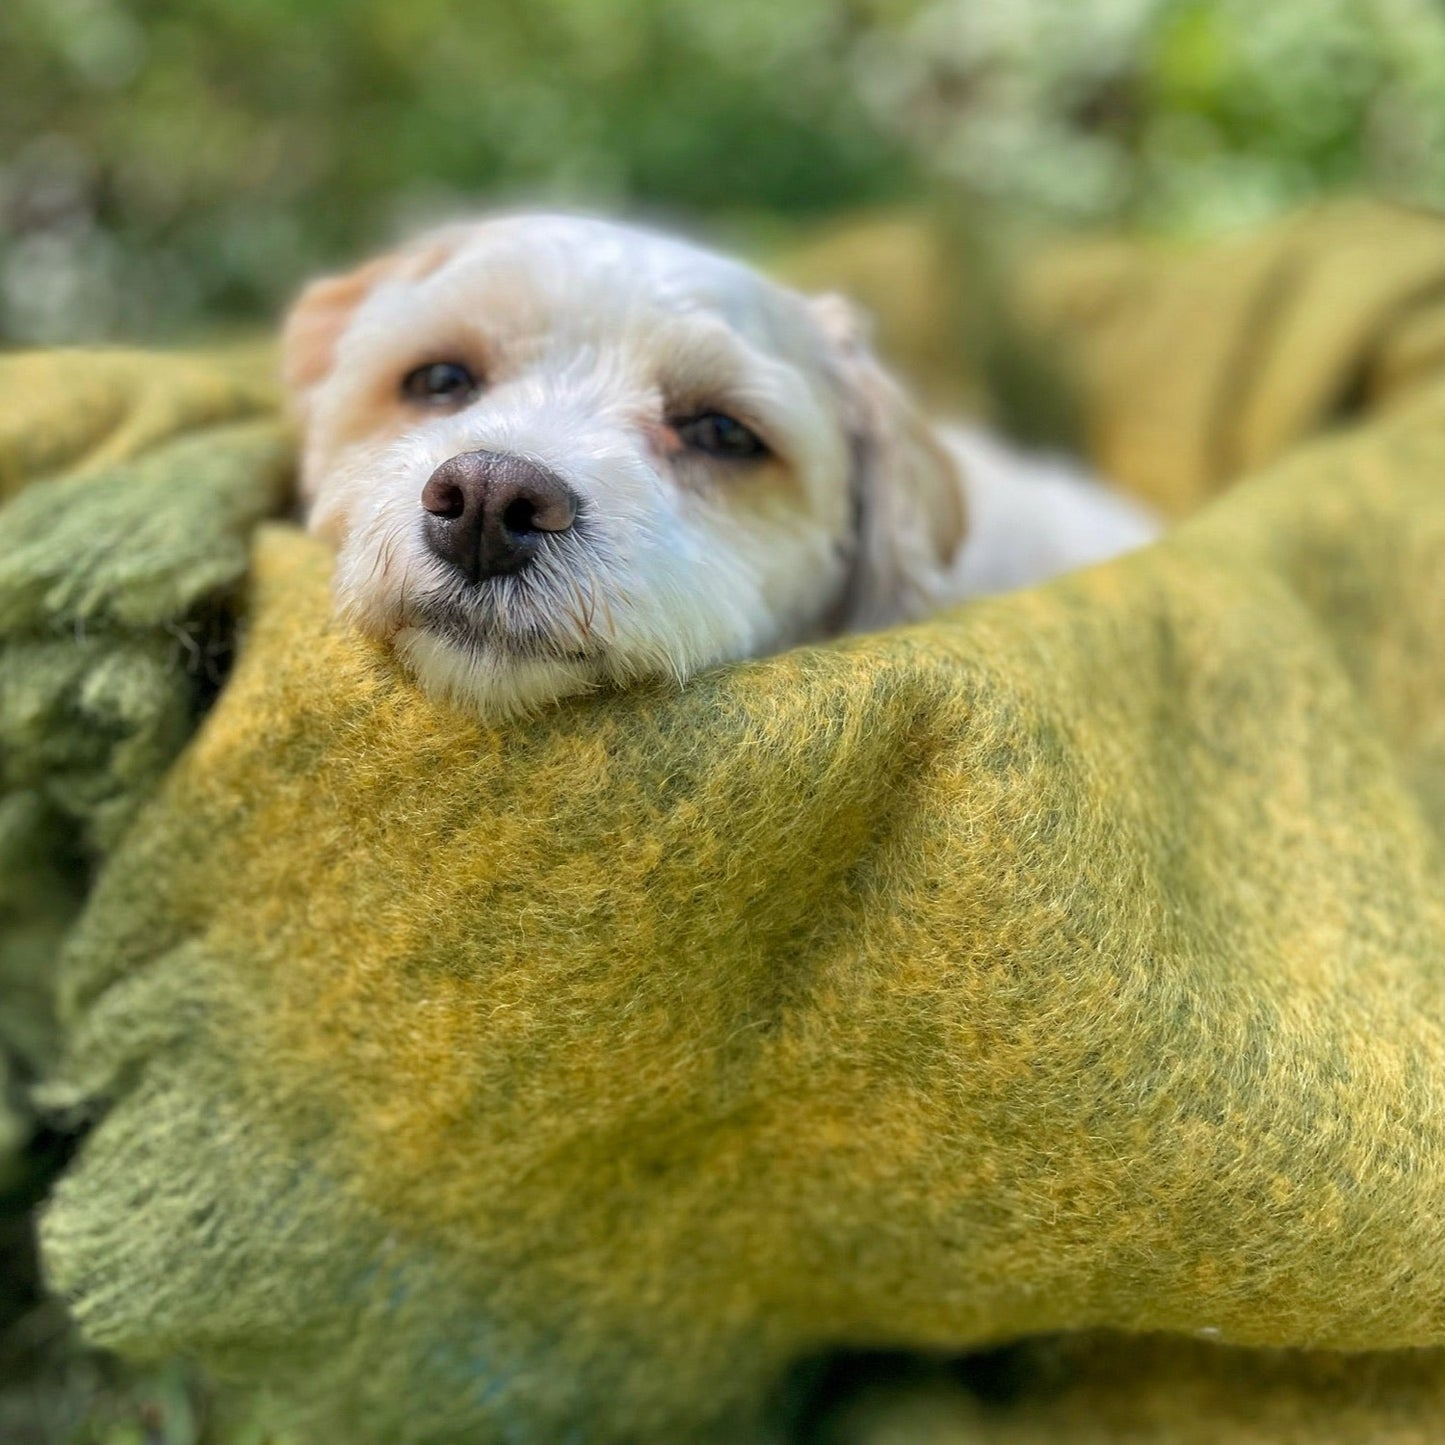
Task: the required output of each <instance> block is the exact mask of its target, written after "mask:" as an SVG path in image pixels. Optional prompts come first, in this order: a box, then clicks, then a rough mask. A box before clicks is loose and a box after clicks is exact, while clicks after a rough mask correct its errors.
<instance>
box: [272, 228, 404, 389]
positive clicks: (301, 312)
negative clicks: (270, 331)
mask: <svg viewBox="0 0 1445 1445" xmlns="http://www.w3.org/2000/svg"><path fill="white" fill-rule="evenodd" d="M396 268H397V258H396V257H395V256H381V257H378V258H377V259H376V260H374V261H368V262H367V263H366V264H365V265H364V266H358V267H357V268H356V269H355V270H354V271H348V272H346V273H345V275H341V276H322V277H321V278H320V279H319V280H316V281H313V282H311V284H310V285H309V286H307V287H306V289H305V290H304V291H303V292H302V293H301V294H300V296H298V297H297V298H296V301H295V302H294V304H293V305H292V307H291V310H290V311H289V312H288V313H287V316H286V323H285V325H284V326H283V327H282V330H281V376H282V379H283V380H284V381H285V383H286V386H287V389H288V390H289V391H290V392H291V395H292V397H293V398H294V399H295V400H296V401H297V403H298V404H301V405H304V403H305V399H306V394H307V393H308V392H309V391H310V390H311V389H312V388H313V387H314V386H316V385H317V384H318V383H319V382H321V381H323V380H324V379H325V377H326V374H327V373H328V372H329V371H330V370H331V365H332V362H333V361H334V360H335V357H336V343H337V342H338V341H339V340H340V339H341V334H342V332H344V331H345V330H346V328H347V326H348V325H349V324H350V322H351V318H352V316H353V314H354V313H355V311H356V308H357V307H358V306H360V305H361V303H362V301H363V300H364V299H365V298H366V296H367V294H368V293H369V292H370V291H371V289H372V287H374V286H375V285H376V284H377V283H378V282H379V281H381V280H382V279H383V278H384V277H386V276H388V275H390V274H391V273H392V272H393V271H394V270H395V269H396Z"/></svg>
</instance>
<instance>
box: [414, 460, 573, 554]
mask: <svg viewBox="0 0 1445 1445" xmlns="http://www.w3.org/2000/svg"><path fill="white" fill-rule="evenodd" d="M421 504H422V507H423V508H424V509H425V511H426V517H425V519H424V525H425V528H426V539H427V544H428V545H429V546H430V547H431V549H432V551H433V552H435V553H436V555H437V556H438V557H440V558H441V559H442V560H443V561H444V562H450V563H451V564H452V566H453V567H455V568H457V570H458V571H460V572H461V573H463V575H465V577H466V578H467V580H468V581H470V582H479V581H481V579H482V578H483V577H497V576H501V575H503V574H505V573H509V572H520V571H521V570H522V568H523V567H525V566H526V565H527V564H528V563H529V562H530V561H531V560H532V558H533V557H535V556H536V555H537V552H538V550H539V549H540V548H541V545H542V534H543V533H544V532H565V531H566V530H567V529H568V528H569V527H570V526H571V525H572V523H573V522H574V521H576V519H577V497H576V495H575V493H574V492H573V491H572V489H571V488H570V487H569V486H568V485H567V484H566V482H564V481H563V480H562V478H561V477H559V476H557V475H556V473H554V472H549V471H548V470H547V469H546V468H545V467H540V466H538V465H537V464H536V463H535V462H529V461H527V460H526V459H525V458H524V457H512V456H505V455H503V454H502V453H500V452H463V453H462V454H461V455H460V456H455V457H452V458H451V459H450V460H449V461H445V462H443V463H442V464H441V466H439V467H438V468H437V469H436V471H434V472H433V473H432V474H431V477H430V478H429V479H428V481H427V484H426V486H424V487H423V488H422V490H421Z"/></svg>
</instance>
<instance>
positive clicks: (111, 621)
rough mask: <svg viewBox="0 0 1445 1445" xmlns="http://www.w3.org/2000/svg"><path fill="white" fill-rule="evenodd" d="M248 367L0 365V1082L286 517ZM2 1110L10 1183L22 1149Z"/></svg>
mask: <svg viewBox="0 0 1445 1445" xmlns="http://www.w3.org/2000/svg"><path fill="white" fill-rule="evenodd" d="M259 363H260V359H259V358H253V357H249V356H247V355H246V354H244V353H240V352H237V353H232V354H230V355H227V356H226V357H224V358H217V359H216V360H214V361H210V360H207V359H205V358H203V357H195V356H190V357H165V356H157V355H142V354H139V353H126V352H94V353H66V352H56V353H53V354H49V355H40V356H24V357H20V356H12V357H8V358H4V359H0V398H3V401H0V501H5V499H7V498H10V500H9V502H8V505H5V506H3V508H0V1073H9V1074H10V1075H11V1076H12V1077H13V1078H14V1079H16V1080H17V1081H25V1080H28V1079H31V1078H33V1077H34V1076H35V1075H36V1074H37V1073H39V1072H41V1071H42V1070H43V1069H44V1068H45V1067H46V1065H47V1064H48V1063H49V1062H52V1061H53V1057H54V1054H55V1051H56V1048H57V1045H58V1040H57V1037H56V1030H55V1028H54V1022H53V1017H52V1008H51V997H50V995H51V974H52V966H51V964H52V960H53V958H54V955H55V952H56V949H57V948H58V946H59V944H60V942H61V940H62V938H63V935H64V931H65V928H66V927H67V925H68V923H69V921H70V920H71V919H72V918H73V916H74V913H75V911H76V909H77V907H78V906H79V903H80V901H81V898H82V895H83V891H84V887H85V883H86V879H87V877H88V874H89V871H90V867H91V865H92V864H93V863H94V861H95V860H97V859H98V858H99V857H100V856H101V855H103V853H104V852H105V850H106V849H107V848H108V847H109V846H110V845H111V844H112V843H114V842H115V840H116V839H118V838H119V837H120V835H121V834H122V833H123V831H124V830H125V827H126V825H127V823H128V822H129V820H130V819H131V817H132V816H133V815H134V813H135V810H136V808H137V807H138V806H139V804H140V802H141V801H142V800H143V799H144V798H145V797H146V796H147V795H148V794H149V793H150V792H151V791H152V790H153V789H154V787H155V785H156V783H157V782H158V780H159V778H160V777H161V775H162V774H163V772H164V770H165V768H166V767H167V766H168V765H169V763H170V762H171V761H172V759H174V757H175V756H176V754H177V753H178V752H179V751H180V749H181V747H182V746H183V745H184V744H185V742H186V739H187V738H188V737H189V735H190V733H191V731H192V729H193V728H194V725H195V721H196V717H197V715H198V713H199V710H200V706H201V703H202V701H203V699H204V696H205V695H206V694H207V693H209V692H213V691H214V685H213V678H212V676H210V675H208V674H213V673H214V669H215V667H217V666H219V664H220V662H221V661H222V659H221V658H219V657H213V656H209V655H208V653H209V652H210V651H212V650H213V649H214V645H215V643H216V641H217V640H218V639H219V637H220V633H219V631H218V628H217V625H216V624H217V620H218V617H219V614H220V613H221V612H222V611H224V610H226V609H228V608H234V607H235V606H237V605H239V596H240V593H241V591H242V589H243V585H244V582H245V578H246V572H247V563H248V551H249V537H250V533H251V529H252V528H253V527H254V526H255V524H256V522H257V521H258V520H259V519H260V518H262V517H264V516H266V515H268V514H270V513H273V512H275V511H276V510H277V508H278V507H279V506H281V505H282V500H283V495H284V490H285V487H286V483H287V478H288V475H289V471H290V456H289V453H290V447H289V445H288V442H287V439H286V436H285V433H284V430H283V429H282V428H281V427H279V426H278V424H277V422H276V419H275V406H276V398H275V390H274V387H273V386H272V385H270V384H269V383H268V382H267V381H266V380H265V379H264V378H265V372H264V371H263V370H262V369H261V364H259ZM265 364H266V365H267V366H269V357H268V358H266V363H265ZM22 488H24V490H23V491H22ZM8 1098H9V1102H8V1104H4V1103H0V1109H5V1108H8V1109H9V1111H10V1112H9V1114H8V1115H7V1114H0V1182H3V1180H4V1178H5V1177H6V1176H7V1173H8V1172H9V1163H8V1159H7V1156H9V1155H12V1154H13V1153H14V1152H15V1151H16V1150H18V1149H20V1148H21V1147H23V1145H24V1143H25V1141H26V1139H27V1138H28V1136H29V1111H28V1110H27V1109H25V1108H24V1107H23V1106H22V1104H21V1102H20V1096H19V1094H18V1093H17V1092H14V1091H12V1092H10V1093H9V1096H8ZM7 1121H8V1122H7Z"/></svg>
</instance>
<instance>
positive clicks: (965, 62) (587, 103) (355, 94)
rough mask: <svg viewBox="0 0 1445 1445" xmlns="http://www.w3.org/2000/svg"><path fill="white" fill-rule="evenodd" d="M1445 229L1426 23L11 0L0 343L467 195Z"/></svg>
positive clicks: (1319, 9)
mask: <svg viewBox="0 0 1445 1445" xmlns="http://www.w3.org/2000/svg"><path fill="white" fill-rule="evenodd" d="M1350 187H1354V188H1368V189H1371V190H1374V191H1377V192H1382V193H1384V194H1387V195H1390V196H1393V197H1396V198H1399V199H1403V200H1407V201H1411V202H1416V203H1421V204H1426V205H1441V204H1445V5H1441V4H1440V0H721V3H711V4H700V3H693V0H3V3H0V343H3V344H10V345H15V344H28V343H36V342H57V341H75V340H88V339H99V338H126V339H136V340H160V339H176V338H184V337H186V336H188V335H194V334H196V333H198V332H202V331H207V330H209V331H214V330H216V329H217V328H219V327H225V326H233V325H237V324H245V323H252V324H254V323H256V322H261V321H264V320H265V319H267V318H268V317H270V316H272V315H273V314H274V313H275V311H276V309H277V308H278V307H279V306H280V305H281V304H282V303H283V302H284V300H285V298H286V297H287V296H288V295H289V294H290V293H291V292H292V291H293V290H294V289H295V287H296V286H297V284H298V282H299V281H300V280H301V279H303V278H304V277H305V276H306V275H307V274H309V273H312V272H315V271H317V270H319V269H322V268H325V267H327V266H329V265H333V264H336V263H339V262H342V261H344V260H347V259H350V258H351V257H353V256H355V255H357V254H358V253H360V252H362V251H364V250H366V249H367V248H369V247H372V246H376V245H379V244H383V243H385V242H387V241H389V240H390V239H391V238H392V237H393V236H394V235H395V234H396V233H397V232H399V231H403V230H406V229H408V228H411V227H414V226H416V225H417V224H419V223H421V222H423V221H426V220H429V219H432V218H435V217H438V216H442V215H449V214H452V213H455V212H457V211H459V210H464V209H466V208H467V207H468V206H475V205H476V204H478V203H479V202H496V201H498V200H500V201H503V202H505V201H508V200H516V199H526V200H528V201H538V200H541V201H555V202H564V203H570V204H580V205H585V206H599V207H609V208H612V207H626V208H628V209H630V210H632V211H634V212H640V213H642V214H644V215H650V216H654V217H661V218H663V219H666V220H669V221H672V222H674V223H679V224H682V225H684V226H687V227H689V228H694V229H696V228H699V227H701V228H704V229H708V230H710V231H713V232H714V233H717V232H721V233H722V234H723V235H725V236H733V235H742V236H758V235H764V236H766V235H767V234H770V232H772V231H775V230H777V229H779V228H786V227H789V226H791V225H793V224H795V223H811V222H816V221H819V220H821V219H824V218H827V217H829V216H833V215H836V214H838V213H840V212H845V211H856V210H859V209H861V208H869V207H886V206H898V205H900V204H904V203H913V204H928V203H932V202H936V201H937V200H939V198H946V199H948V200H949V201H951V202H952V203H953V204H955V205H956V204H957V203H958V202H959V200H960V199H963V200H965V201H967V202H969V203H976V204H978V205H979V206H980V207H983V206H985V205H987V204H989V203H995V204H998V205H1001V206H1003V207H1006V208H1007V209H1008V210H1009V211H1010V213H1012V214H1018V215H1024V216H1028V217H1032V218H1035V219H1037V220H1038V221H1040V222H1041V223H1045V224H1054V223H1062V224H1070V225H1075V226H1077V225H1081V224H1082V225H1098V224H1106V223H1118V222H1128V223H1131V224H1136V225H1140V226H1144V227H1148V228H1150V229H1153V230H1157V231H1159V232H1162V233H1166V234H1185V235H1198V234H1207V233H1213V232H1218V231H1221V230H1225V229H1228V228H1231V227H1234V226H1238V225H1241V224H1247V223H1250V222H1255V221H1258V220H1260V219H1262V218H1265V217H1268V216H1270V215H1271V214H1274V213H1276V212H1278V211H1280V210H1282V209H1284V208H1287V207H1289V206H1291V205H1294V204H1296V203H1298V202H1300V201H1301V200H1304V199H1306V198H1309V197H1311V196H1314V195H1317V194H1319V193H1321V192H1324V191H1331V190H1336V189H1340V188H1350Z"/></svg>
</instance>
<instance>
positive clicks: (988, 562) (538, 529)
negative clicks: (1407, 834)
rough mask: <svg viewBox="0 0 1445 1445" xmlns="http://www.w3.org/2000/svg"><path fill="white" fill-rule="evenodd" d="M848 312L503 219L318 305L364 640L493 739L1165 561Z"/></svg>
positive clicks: (705, 257) (299, 394) (344, 560)
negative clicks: (980, 424)
mask: <svg viewBox="0 0 1445 1445" xmlns="http://www.w3.org/2000/svg"><path fill="white" fill-rule="evenodd" d="M865 333H866V327H865V325H864V324H863V322H862V320H861V318H860V316H859V314H858V313H857V312H856V311H855V309H854V308H853V307H852V306H851V305H849V303H847V302H846V301H844V300H843V299H841V298H839V297H836V296H823V297H817V298H807V297H804V296H802V295H800V294H798V293H796V292H793V291H790V290H788V289H786V288H785V287H783V286H780V285H778V284H775V283H773V282H771V281H769V280H767V279H766V278H764V277H763V276H762V275H760V274H758V273H757V272H755V271H753V270H751V269H750V268H748V267H747V266H745V265H743V264H741V263H739V262H737V261H734V260H731V259H728V258H726V257H724V256H721V255H717V254H714V253H712V252H710V251H707V250H704V249H702V248H700V247H698V246H696V245H693V244H691V243H689V242H686V241H683V240H679V239H674V238H672V237H670V236H667V235H663V234H660V233H654V232H651V231H647V230H643V229H639V228H635V227H631V226H626V225H622V224H618V223H614V222H610V221H605V220H599V219H590V218H585V217H579V216H568V215H538V214H519V215H504V216H498V217H495V218H491V219H485V220H482V221H479V222H476V223H470V224H457V225H452V226H448V227H445V228H442V229H440V230H437V231H434V232H432V233H430V234H428V235H425V236H422V237H421V238H419V239H418V240H416V241H414V242H412V243H411V244H408V245H405V246H403V247H402V248H400V249H399V250H397V251H395V252H393V253H391V254H389V255H386V256H383V257H381V258H380V259H377V260H373V261H371V262H369V263H368V264H366V265H363V266H362V267H360V268H359V269H358V270H355V271H352V272H350V273H349V274H346V275H341V276H334V277H325V278H322V279H321V280H318V281H315V282H313V283H312V284H311V285H310V286H308V287H307V288H306V289H305V290H304V291H303V292H302V294H301V296H300V297H299V299H298V300H297V302H296V303H295V305H294V307H293V309H292V310H291V312H290V314H289V316H288V318H287V321H286V324H285V328H284V333H283V347H282V349H283V366H284V375H285V380H286V383H287V386H288V388H289V391H290V394H291V396H292V397H293V399H294V402H295V406H296V410H297V413H298V416H299V420H300V423H301V427H302V439H303V445H302V459H301V473H300V488H301V499H302V504H303V507H304V509H305V512H306V517H307V523H308V526H309V528H310V530H311V531H313V532H314V533H315V534H317V535H318V536H320V537H322V538H325V539H327V540H328V541H329V542H330V543H331V544H333V545H334V546H335V548H336V550H337V562H336V571H335V593H336V599H337V605H338V609H339V613H340V616H341V617H342V618H343V619H345V621H347V622H349V623H351V624H353V625H355V626H356V627H357V628H359V629H360V630H361V631H362V632H364V633H367V634H369V635H371V636H373V637H376V638H381V639H384V640H386V641H388V642H390V643H391V644H392V645H393V646H394V648H395V651H396V653H397V654H398V656H399V657H400V659H401V660H402V662H403V664H404V665H405V666H406V667H407V668H408V669H410V671H411V672H412V673H413V674H414V675H415V676H416V678H417V680H418V681H419V682H420V683H421V685H422V686H423V687H424V688H425V689H426V690H428V691H429V692H431V693H432V694H434V695H436V696H438V697H440V698H443V699H447V700H449V701H451V702H453V703H455V704H459V705H461V706H463V707H465V708H467V709H469V710H470V711H472V712H473V713H475V714H477V715H478V716H480V717H481V718H483V719H484V720H488V721H499V720H502V719H506V718H509V717H514V716H517V715H521V714H527V713H531V712H534V711H536V710H537V709H539V708H542V707H544V706H546V705H548V704H551V703H553V702H556V701H558V700H559V699H562V698H565V697H567V696H569V695H572V694H576V693H581V692H586V691H589V690H592V689H594V688H597V687H600V686H605V685H612V686H626V685H628V684H630V683H634V682H637V681H639V680H642V679H649V678H659V677H660V678H671V679H674V680H676V681H677V682H679V683H681V682H684V681H685V680H686V679H688V678H689V677H691V676H692V675H693V674H695V673H696V672H698V671H699V670H700V669H703V668H707V667H710V666H713V665H714V664H718V663H723V662H728V661H732V660H737V659H742V658H749V657H758V656H763V655H766V654H769V653H772V652H776V651H780V650H782V649H785V648H788V647H790V646H793V645H795V644H800V643H805V642H809V641H815V640H819V639H824V638H828V637H833V636H836V635H838V634H841V633H845V632H852V631H860V630H868V629H874V628H880V627H886V626H889V625H891V624H894V623H900V622H905V621H910V620H914V619H918V618H921V617H924V616H927V615H928V614H930V613H933V612H936V611H937V610H939V609H940V608H943V607H946V606H948V605H949V604H951V603H956V602H960V601H962V600H964V599H967V598H971V597H976V596H979V595H981V594H984V593H991V592H999V591H1004V590H1008V589H1012V588H1016V587H1023V586H1029V585H1032V584H1033V583H1036V582H1040V581H1043V580H1045V579H1046V578H1049V577H1052V576H1054V575H1056V574H1058V573H1061V572H1064V571H1067V570H1070V569H1072V568H1075V567H1079V566H1083V565H1085V564H1088V563H1092V562H1096V561H1100V560H1102V559H1104V558H1107V557H1110V556H1113V555H1115V554H1117V553H1119V552H1122V551H1125V550H1127V549H1129V548H1132V547H1136V546H1139V545H1141V544H1142V543H1144V542H1147V541H1148V540H1150V539H1151V538H1152V537H1153V536H1154V535H1155V532H1156V530H1157V528H1156V526H1155V524H1154V522H1153V521H1152V519H1151V518H1150V517H1149V516H1147V515H1146V514H1145V513H1144V512H1143V511H1142V510H1140V509H1139V508H1137V507H1135V506H1134V505H1132V504H1131V503H1129V502H1127V501H1126V500H1124V499H1123V498H1122V497H1119V496H1117V495H1114V494H1113V493H1111V492H1109V491H1108V490H1107V489H1105V488H1104V487H1102V486H1101V485H1099V484H1098V483H1096V482H1094V481H1092V480H1091V479H1089V478H1088V477H1087V476H1085V475H1084V474H1083V473H1082V472H1081V471H1078V470H1076V469H1073V468H1071V467H1070V466H1068V465H1067V464H1064V463H1060V462H1056V461H1049V460H1044V459H1040V458H1036V457H1025V456H1023V455H1021V454H1020V453H1018V452H1016V451H1014V450H1012V449H1011V448H1010V447H1008V446H1007V445H1006V444H1004V443H1003V442H1002V441H1000V440H999V439H997V438H995V437H993V436H991V435H989V434H988V433H986V432H984V431H981V430H978V429H976V428H967V427H950V428H939V427H936V426H934V425H933V424H932V423H931V422H930V421H929V420H928V419H927V418H926V417H925V416H924V415H923V414H922V412H921V411H920V410H919V408H918V407H916V406H915V405H914V404H913V403H912V402H911V401H910V399H909V397H908V396H907V394H906V392H905V391H904V390H903V388H902V387H901V386H900V385H899V384H898V383H897V382H896V381H895V380H894V379H893V378H892V377H891V376H890V375H889V374H888V372H887V371H886V370H885V369H884V368H883V366H882V365H880V363H879V362H878V361H877V359H876V358H875V357H874V355H873V354H872V352H871V351H870V349H869V345H868V341H867V337H866V334H865Z"/></svg>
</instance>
